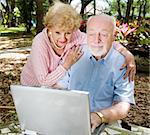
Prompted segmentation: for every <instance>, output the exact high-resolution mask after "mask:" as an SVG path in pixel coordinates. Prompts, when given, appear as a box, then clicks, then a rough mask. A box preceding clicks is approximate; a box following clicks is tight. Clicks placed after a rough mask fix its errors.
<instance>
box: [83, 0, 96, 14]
mask: <svg viewBox="0 0 150 135" xmlns="http://www.w3.org/2000/svg"><path fill="white" fill-rule="evenodd" d="M92 1H93V0H81V4H82V5H81V11H80V14H81V15H82V16H83V15H84V9H85V8H86V6H87V5H88V4H89V3H91V2H92Z"/></svg>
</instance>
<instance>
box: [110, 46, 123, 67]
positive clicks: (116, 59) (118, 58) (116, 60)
mask: <svg viewBox="0 0 150 135" xmlns="http://www.w3.org/2000/svg"><path fill="white" fill-rule="evenodd" d="M109 60H111V62H112V63H113V64H114V65H116V66H118V65H122V64H123V63H124V62H125V57H124V56H123V55H122V54H121V53H120V52H119V51H117V50H116V49H115V48H114V47H113V46H112V52H111V54H110V58H109Z"/></svg>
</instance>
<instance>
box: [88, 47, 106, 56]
mask: <svg viewBox="0 0 150 135" xmlns="http://www.w3.org/2000/svg"><path fill="white" fill-rule="evenodd" d="M89 50H90V51H91V53H92V55H94V56H95V57H100V58H101V57H102V56H103V55H105V54H106V53H107V50H106V48H105V47H91V46H90V45H89Z"/></svg>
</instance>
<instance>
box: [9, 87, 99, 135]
mask: <svg viewBox="0 0 150 135" xmlns="http://www.w3.org/2000/svg"><path fill="white" fill-rule="evenodd" d="M10 88H11V93H12V97H13V101H14V104H15V107H16V111H17V115H18V119H19V123H20V126H21V130H22V131H30V133H33V134H40V135H91V126H90V107H89V93H88V92H83V91H76V90H71V91H67V90H59V89H52V88H42V87H28V86H21V85H11V87H10ZM97 132H99V131H96V132H95V133H94V135H96V134H98V133H97ZM92 135H93V134H92Z"/></svg>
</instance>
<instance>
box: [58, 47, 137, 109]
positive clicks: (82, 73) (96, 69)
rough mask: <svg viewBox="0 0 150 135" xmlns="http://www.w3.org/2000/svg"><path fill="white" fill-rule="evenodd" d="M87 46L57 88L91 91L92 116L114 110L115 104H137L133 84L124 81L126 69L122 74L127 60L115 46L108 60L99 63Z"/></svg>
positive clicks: (110, 51) (126, 80) (106, 58)
mask: <svg viewBox="0 0 150 135" xmlns="http://www.w3.org/2000/svg"><path fill="white" fill-rule="evenodd" d="M86 46H87V45H85V46H84V49H83V50H84V54H83V56H82V57H81V58H80V60H79V61H78V62H77V63H75V64H74V65H73V66H72V67H71V69H70V70H69V71H68V72H67V73H66V76H65V77H64V78H63V79H62V80H60V81H59V82H58V84H60V85H63V87H65V88H68V89H73V90H74V89H75V90H80V91H88V92H89V96H90V109H91V112H95V111H98V110H101V109H105V108H108V107H111V106H112V103H113V102H114V101H117V102H120V101H124V102H128V103H130V104H135V101H134V82H129V80H128V78H127V79H125V80H124V78H123V77H124V74H125V72H126V69H125V68H124V69H123V70H120V68H121V66H122V64H123V63H124V61H125V59H124V57H123V56H122V55H121V54H120V53H119V52H118V51H117V50H115V49H114V48H113V46H112V47H111V49H110V50H109V52H108V54H107V55H106V56H105V58H103V59H101V60H99V61H96V60H95V58H94V57H93V56H92V54H91V53H90V51H89V50H88V49H87V47H86Z"/></svg>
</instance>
